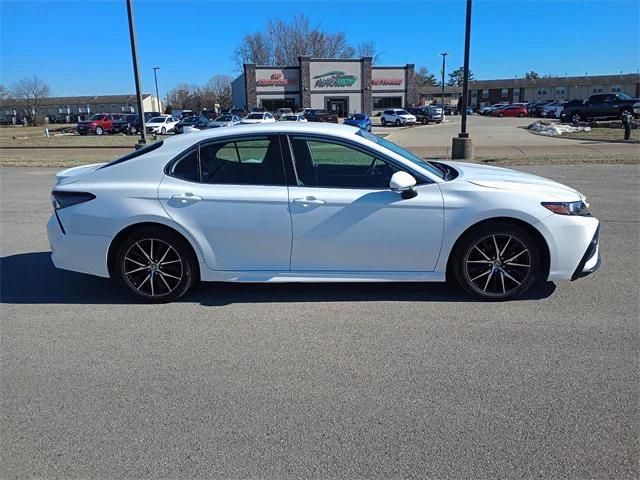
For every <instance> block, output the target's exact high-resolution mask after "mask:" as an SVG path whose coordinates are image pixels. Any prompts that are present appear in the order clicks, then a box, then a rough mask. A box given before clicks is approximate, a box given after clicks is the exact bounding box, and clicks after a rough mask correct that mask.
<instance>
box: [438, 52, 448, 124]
mask: <svg viewBox="0 0 640 480" xmlns="http://www.w3.org/2000/svg"><path fill="white" fill-rule="evenodd" d="M438 55H442V114H443V115H444V69H445V65H446V60H447V55H449V54H448V53H447V52H442V53H439V54H438Z"/></svg>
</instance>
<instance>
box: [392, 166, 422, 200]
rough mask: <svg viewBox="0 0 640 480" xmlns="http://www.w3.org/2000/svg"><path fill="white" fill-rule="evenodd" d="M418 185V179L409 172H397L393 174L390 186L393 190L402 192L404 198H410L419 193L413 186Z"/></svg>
mask: <svg viewBox="0 0 640 480" xmlns="http://www.w3.org/2000/svg"><path fill="white" fill-rule="evenodd" d="M415 186H416V179H415V178H413V177H412V176H411V175H409V174H408V173H407V172H396V173H394V174H393V175H392V176H391V180H390V181H389V188H390V189H391V191H393V192H400V193H401V194H402V198H404V199H409V198H413V197H415V196H416V195H417V194H418V193H417V192H416V191H415V189H414V188H413V187H415Z"/></svg>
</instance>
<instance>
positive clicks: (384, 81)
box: [371, 77, 402, 85]
mask: <svg viewBox="0 0 640 480" xmlns="http://www.w3.org/2000/svg"><path fill="white" fill-rule="evenodd" d="M371 85H402V78H400V77H390V78H373V79H371Z"/></svg>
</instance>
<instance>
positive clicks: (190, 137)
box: [164, 122, 359, 149]
mask: <svg viewBox="0 0 640 480" xmlns="http://www.w3.org/2000/svg"><path fill="white" fill-rule="evenodd" d="M358 130H359V129H358V128H356V127H351V126H348V125H340V124H335V123H316V122H309V123H284V122H282V123H277V122H276V123H263V124H242V125H236V126H234V127H233V128H230V129H223V130H222V131H220V129H218V128H212V129H206V130H200V131H198V132H190V133H184V134H181V135H174V136H171V137H170V138H167V139H165V140H164V143H165V145H166V146H167V147H169V148H171V149H174V148H176V149H180V148H186V147H188V146H190V145H193V144H195V143H197V142H201V141H203V140H208V139H212V140H213V139H216V138H219V137H220V138H222V137H233V136H235V135H253V134H258V135H260V134H264V135H270V134H277V133H281V134H290V133H291V134H293V133H298V134H304V133H316V134H324V135H331V136H334V137H343V138H349V137H351V135H353V134H355V133H356V132H357V131H358Z"/></svg>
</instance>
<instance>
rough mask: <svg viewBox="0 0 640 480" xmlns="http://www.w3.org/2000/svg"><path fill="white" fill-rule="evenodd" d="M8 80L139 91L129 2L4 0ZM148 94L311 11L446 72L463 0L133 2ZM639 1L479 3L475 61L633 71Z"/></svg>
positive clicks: (507, 69)
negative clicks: (33, 78)
mask: <svg viewBox="0 0 640 480" xmlns="http://www.w3.org/2000/svg"><path fill="white" fill-rule="evenodd" d="M0 7H1V10H0V28H1V33H0V39H1V64H0V68H1V70H0V83H2V84H3V85H5V86H11V84H12V83H13V82H14V81H16V80H17V79H19V78H21V77H24V76H29V75H33V74H35V75H38V76H39V77H41V78H42V79H44V80H45V81H47V82H48V83H49V85H50V86H51V90H52V93H53V94H54V95H59V96H62V95H89V94H109V93H114V94H116V93H129V92H133V91H134V83H133V74H132V64H131V51H130V46H129V36H128V29H127V13H126V6H125V1H124V0H100V1H94V0H82V1H57V0H40V1H28V0H21V1H13V0H0ZM134 8H135V21H136V29H137V36H138V50H139V57H140V67H141V71H142V75H143V76H142V84H143V89H144V91H145V92H152V91H153V88H154V87H153V71H152V67H153V66H155V65H157V66H159V67H161V70H160V71H159V74H158V79H159V83H160V94H161V95H164V93H165V92H166V91H167V90H169V89H171V88H172V87H173V86H175V85H176V84H178V83H181V82H187V83H195V84H201V83H204V82H206V81H207V80H208V79H209V78H210V77H211V76H213V75H215V74H218V73H226V74H231V75H233V76H235V75H236V73H237V72H235V71H234V68H235V67H234V62H233V60H232V59H231V54H232V51H233V48H234V46H235V45H236V44H237V43H238V42H239V41H240V39H241V38H242V36H243V35H244V34H245V33H247V32H253V31H255V30H258V29H261V28H262V27H263V26H264V25H265V23H266V21H267V20H268V19H269V18H271V17H274V16H278V17H281V18H283V19H290V18H291V17H292V16H293V15H295V14H298V13H304V14H305V15H307V16H308V17H310V18H311V20H312V22H313V23H316V24H320V25H321V26H322V27H323V28H324V29H325V30H328V31H337V30H342V31H344V32H345V33H346V34H347V37H348V39H349V41H350V42H351V43H353V44H357V43H359V42H362V41H364V40H373V41H375V43H376V46H377V48H378V50H379V51H380V52H381V53H382V55H381V58H380V61H379V64H382V65H385V64H386V65H398V64H405V63H415V64H416V67H421V66H425V67H427V68H428V69H429V70H430V71H432V72H433V73H435V74H436V75H438V74H439V71H440V58H441V57H439V56H438V52H441V51H446V52H449V53H450V56H449V57H448V59H447V71H450V70H451V69H452V68H456V67H459V66H460V65H462V62H463V49H464V15H465V1H464V0H448V1H424V0H423V1H408V0H406V1H393V0H386V1H377V0H342V1H331V0H323V1H313V0H298V1H274V0H262V1H258V2H251V1H242V0H235V1H232V0H215V1H213V0H212V1H189V0H151V1H149V0H134ZM639 18H640V0H626V1H618V0H599V1H596V0H581V1H568V0H567V1H565V0H553V1H543V0H541V1H533V0H503V1H492V0H475V1H474V13H473V25H472V50H471V70H472V71H473V72H474V74H475V77H476V78H477V79H490V78H512V77H514V76H516V75H518V76H522V74H523V73H524V72H526V71H528V70H532V69H533V70H535V71H537V72H539V73H540V74H547V73H548V74H557V75H565V74H568V75H570V76H571V75H584V74H585V72H588V74H590V75H592V74H593V75H595V74H617V73H620V71H624V72H625V73H631V72H636V71H637V70H638V68H640V60H639V56H640V51H639V50H640V49H639V36H638V35H639V31H640V29H639Z"/></svg>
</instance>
